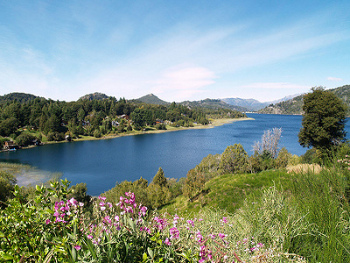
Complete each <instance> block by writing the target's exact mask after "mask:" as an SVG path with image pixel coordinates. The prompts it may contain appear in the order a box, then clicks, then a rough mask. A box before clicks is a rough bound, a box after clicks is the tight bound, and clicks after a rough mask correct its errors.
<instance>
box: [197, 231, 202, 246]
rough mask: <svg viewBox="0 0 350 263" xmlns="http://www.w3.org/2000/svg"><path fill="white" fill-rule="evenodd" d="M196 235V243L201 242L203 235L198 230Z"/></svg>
mask: <svg viewBox="0 0 350 263" xmlns="http://www.w3.org/2000/svg"><path fill="white" fill-rule="evenodd" d="M196 237H197V238H196V239H197V241H198V243H202V241H203V236H202V234H201V232H200V231H198V232H197V234H196Z"/></svg>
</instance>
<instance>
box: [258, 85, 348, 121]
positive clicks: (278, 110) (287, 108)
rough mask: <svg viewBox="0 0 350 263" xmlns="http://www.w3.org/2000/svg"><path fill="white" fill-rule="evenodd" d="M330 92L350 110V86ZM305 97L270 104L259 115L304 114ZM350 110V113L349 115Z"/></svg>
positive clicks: (300, 96)
mask: <svg viewBox="0 0 350 263" xmlns="http://www.w3.org/2000/svg"><path fill="white" fill-rule="evenodd" d="M329 91H331V92H333V93H334V94H335V95H336V96H337V97H339V98H340V99H342V100H343V101H344V102H345V104H346V105H347V106H348V107H349V109H350V85H345V86H342V87H338V88H335V89H329ZM302 107H303V95H299V96H297V97H294V98H293V99H290V100H287V101H283V102H279V103H276V104H270V105H268V106H267V107H265V108H264V109H262V110H259V111H258V112H259V113H265V114H298V115H300V114H303V110H302ZM349 113H350V110H349V111H348V115H349Z"/></svg>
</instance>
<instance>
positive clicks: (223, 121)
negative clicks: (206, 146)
mask: <svg viewBox="0 0 350 263" xmlns="http://www.w3.org/2000/svg"><path fill="white" fill-rule="evenodd" d="M247 120H254V118H250V117H244V118H234V119H231V118H223V119H212V120H211V123H210V124H208V125H203V124H196V125H195V126H194V127H171V126H169V125H167V129H166V130H156V129H155V128H151V129H150V130H146V131H134V130H133V131H132V132H129V133H122V134H109V135H105V136H102V137H100V138H96V137H93V136H81V138H78V139H72V140H71V141H66V140H63V141H52V142H43V145H42V146H45V145H48V144H56V143H68V142H81V141H95V140H108V139H114V138H118V137H124V136H134V135H143V134H157V133H165V132H176V131H185V130H199V129H212V128H215V127H219V126H222V125H225V124H229V123H234V122H239V121H247ZM34 147H40V146H36V145H30V146H27V147H23V148H21V149H19V150H25V149H31V148H34ZM0 152H8V151H6V150H2V151H0Z"/></svg>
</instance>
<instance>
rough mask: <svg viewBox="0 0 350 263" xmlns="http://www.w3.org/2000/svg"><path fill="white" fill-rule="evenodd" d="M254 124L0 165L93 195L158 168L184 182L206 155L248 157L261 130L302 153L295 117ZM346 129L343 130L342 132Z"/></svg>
mask: <svg viewBox="0 0 350 263" xmlns="http://www.w3.org/2000/svg"><path fill="white" fill-rule="evenodd" d="M248 116H249V117H252V118H254V120H247V121H239V122H234V123H231V124H225V125H223V126H219V127H215V128H212V129H200V130H184V131H176V132H167V133H160V134H144V135H138V136H126V137H119V138H114V139H108V140H97V141H82V142H72V143H60V144H51V145H45V146H43V147H36V148H32V149H25V150H19V151H16V152H6V153H0V161H1V162H16V163H22V164H29V165H32V166H35V167H37V168H38V169H41V170H44V171H49V172H60V173H62V175H63V178H67V179H68V180H69V181H71V182H72V184H76V183H81V182H83V183H86V184H87V187H88V193H89V194H91V195H98V194H100V193H102V192H104V191H107V190H109V189H110V188H112V187H114V186H115V184H116V182H122V181H124V180H129V181H134V180H137V179H139V178H140V177H141V176H142V177H143V178H145V179H147V180H148V181H149V182H150V181H151V180H152V178H153V176H154V175H155V174H156V173H157V171H158V169H159V167H162V169H163V170H164V173H165V176H166V177H170V178H180V177H185V176H186V174H187V172H188V171H189V170H190V169H192V168H194V167H195V166H196V165H197V164H199V163H200V161H201V160H202V159H203V158H204V157H205V156H207V155H208V154H217V153H222V152H223V151H224V150H225V148H226V147H227V146H229V145H233V144H235V143H241V144H242V145H243V147H244V148H245V150H246V151H247V152H248V154H249V155H250V154H252V153H253V152H252V147H253V144H254V143H255V142H257V141H260V139H261V136H262V135H263V133H264V131H265V130H267V129H272V128H274V127H277V128H282V138H281V140H280V144H279V146H280V148H282V147H286V148H287V149H288V151H289V152H291V153H292V154H297V155H301V154H304V153H305V151H306V150H307V149H305V148H302V147H301V146H300V145H299V143H298V133H299V130H300V128H301V119H302V117H301V116H292V115H290V116H289V115H288V116H286V115H265V114H248ZM348 128H349V127H348V126H347V130H349V129H348Z"/></svg>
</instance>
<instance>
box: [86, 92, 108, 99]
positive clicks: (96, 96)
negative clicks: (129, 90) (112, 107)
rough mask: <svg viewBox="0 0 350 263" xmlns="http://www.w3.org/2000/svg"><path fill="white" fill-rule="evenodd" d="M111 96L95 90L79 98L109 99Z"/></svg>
mask: <svg viewBox="0 0 350 263" xmlns="http://www.w3.org/2000/svg"><path fill="white" fill-rule="evenodd" d="M108 98H109V97H108V96H107V95H106V94H103V93H99V92H95V93H91V94H86V95H84V96H82V97H80V98H79V100H104V99H108Z"/></svg>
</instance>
